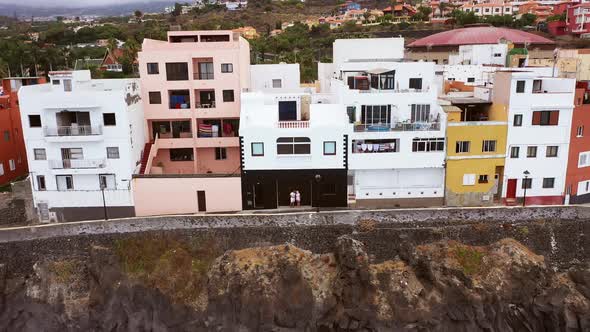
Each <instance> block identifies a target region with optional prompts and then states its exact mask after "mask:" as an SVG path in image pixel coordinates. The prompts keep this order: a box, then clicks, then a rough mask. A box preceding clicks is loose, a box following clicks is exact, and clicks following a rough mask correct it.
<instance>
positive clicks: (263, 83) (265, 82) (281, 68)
mask: <svg viewBox="0 0 590 332" xmlns="http://www.w3.org/2000/svg"><path fill="white" fill-rule="evenodd" d="M250 79H251V90H252V91H264V90H276V88H273V80H281V89H287V90H297V89H299V88H300V83H299V82H300V73H299V64H298V63H295V64H287V63H280V64H264V65H252V66H250Z"/></svg>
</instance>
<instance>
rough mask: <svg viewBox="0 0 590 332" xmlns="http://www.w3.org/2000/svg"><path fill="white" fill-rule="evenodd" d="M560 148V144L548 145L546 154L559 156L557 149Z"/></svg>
mask: <svg viewBox="0 0 590 332" xmlns="http://www.w3.org/2000/svg"><path fill="white" fill-rule="evenodd" d="M558 150H559V147H558V146H548V147H547V150H546V152H545V156H546V157H547V158H553V157H557V151H558Z"/></svg>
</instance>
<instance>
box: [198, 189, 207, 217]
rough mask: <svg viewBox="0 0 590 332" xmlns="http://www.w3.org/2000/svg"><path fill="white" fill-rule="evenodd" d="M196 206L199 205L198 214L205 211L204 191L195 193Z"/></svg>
mask: <svg viewBox="0 0 590 332" xmlns="http://www.w3.org/2000/svg"><path fill="white" fill-rule="evenodd" d="M197 204H198V205H199V212H205V211H207V202H206V199H205V191H203V190H199V191H197Z"/></svg>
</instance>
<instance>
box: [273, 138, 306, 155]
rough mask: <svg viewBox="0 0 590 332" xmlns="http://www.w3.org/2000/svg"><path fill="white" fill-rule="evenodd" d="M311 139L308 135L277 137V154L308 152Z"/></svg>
mask: <svg viewBox="0 0 590 332" xmlns="http://www.w3.org/2000/svg"><path fill="white" fill-rule="evenodd" d="M310 153H311V140H310V139H309V137H279V138H277V154H310Z"/></svg>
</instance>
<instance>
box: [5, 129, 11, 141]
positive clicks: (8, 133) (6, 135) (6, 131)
mask: <svg viewBox="0 0 590 332" xmlns="http://www.w3.org/2000/svg"><path fill="white" fill-rule="evenodd" d="M4 140H5V141H6V142H9V141H10V131H8V130H5V131H4Z"/></svg>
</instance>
